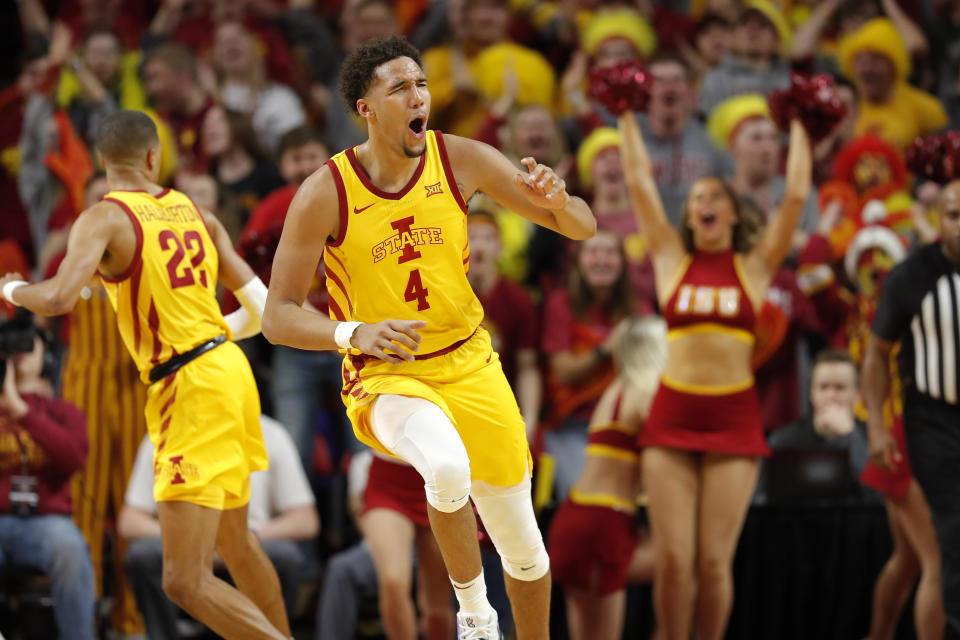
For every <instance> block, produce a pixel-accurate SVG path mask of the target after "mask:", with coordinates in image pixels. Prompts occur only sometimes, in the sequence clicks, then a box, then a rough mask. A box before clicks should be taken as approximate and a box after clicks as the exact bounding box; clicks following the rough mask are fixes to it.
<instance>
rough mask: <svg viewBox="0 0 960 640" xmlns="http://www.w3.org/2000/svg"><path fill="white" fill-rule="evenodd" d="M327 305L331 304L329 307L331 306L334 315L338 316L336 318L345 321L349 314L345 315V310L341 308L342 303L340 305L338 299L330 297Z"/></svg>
mask: <svg viewBox="0 0 960 640" xmlns="http://www.w3.org/2000/svg"><path fill="white" fill-rule="evenodd" d="M327 306H329V307H330V311H332V312H333V317H334V318H336V319H337V320H339V321H340V322H345V321H346V319H347V316H345V315H343V311H342V310H341V309H340V305H338V304H337V301H336V300H334V299H333V298H332V297H331V298H330V301H329V302H328V303H327Z"/></svg>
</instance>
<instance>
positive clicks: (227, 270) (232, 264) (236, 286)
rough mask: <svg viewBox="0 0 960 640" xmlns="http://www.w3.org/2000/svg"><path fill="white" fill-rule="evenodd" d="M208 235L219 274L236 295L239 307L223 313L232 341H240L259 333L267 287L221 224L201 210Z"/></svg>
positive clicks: (208, 213) (221, 279) (213, 216)
mask: <svg viewBox="0 0 960 640" xmlns="http://www.w3.org/2000/svg"><path fill="white" fill-rule="evenodd" d="M201 214H202V215H203V219H204V222H206V223H207V230H208V231H209V232H210V238H211V240H213V245H214V247H216V249H217V255H218V256H219V259H220V273H219V274H218V277H219V279H220V281H221V282H223V284H224V286H226V287H227V288H228V289H230V291H232V292H233V294H234V295H235V296H236V298H237V300H238V301H239V302H240V305H241V306H240V308H239V309H237V310H236V311H234V312H233V313H230V314H227V315H226V316H224V320H226V321H227V326H229V327H230V333H231V335H232V336H233V339H234V340H243V339H244V338H250V337H252V336H255V335H257V334H258V333H260V319H261V318H262V317H263V308H264V305H265V304H266V303H267V286H266V285H265V284H263V281H262V280H260V278H258V277H257V274H255V273H254V272H253V269H251V268H250V265H248V264H247V263H246V261H244V259H243V258H241V257H240V254H238V253H237V252H236V250H235V249H234V248H233V244H232V243H231V242H230V236H229V235H228V234H227V230H226V229H224V228H223V224H221V222H220V221H219V220H218V219H217V217H216V216H215V215H213V214H212V213H210V212H209V211H201Z"/></svg>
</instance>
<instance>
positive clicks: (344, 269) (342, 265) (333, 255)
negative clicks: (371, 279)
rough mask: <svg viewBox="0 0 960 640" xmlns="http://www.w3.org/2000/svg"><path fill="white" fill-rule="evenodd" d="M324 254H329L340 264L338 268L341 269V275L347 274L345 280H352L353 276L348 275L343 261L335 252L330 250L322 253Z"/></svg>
mask: <svg viewBox="0 0 960 640" xmlns="http://www.w3.org/2000/svg"><path fill="white" fill-rule="evenodd" d="M324 255H325V256H330V257H331V258H333V259H334V260H336V262H337V264H338V265H340V268H341V269H343V275H345V276H347V282H353V278H351V277H350V272H349V271H347V267H346V265H344V264H343V262H341V261H340V258H338V257H337V254H335V253H334V252H332V251H327V252H326V253H324Z"/></svg>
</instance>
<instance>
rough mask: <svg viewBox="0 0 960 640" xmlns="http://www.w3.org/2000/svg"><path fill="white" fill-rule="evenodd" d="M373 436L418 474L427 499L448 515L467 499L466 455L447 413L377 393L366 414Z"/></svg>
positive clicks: (423, 402) (417, 401)
mask: <svg viewBox="0 0 960 640" xmlns="http://www.w3.org/2000/svg"><path fill="white" fill-rule="evenodd" d="M371 423H372V426H373V431H374V434H375V435H376V436H377V439H379V440H380V442H381V443H382V444H383V445H384V446H386V447H387V448H388V449H389V450H390V451H391V452H393V453H394V454H396V455H397V456H399V457H400V458H402V459H403V460H406V461H407V462H409V463H410V464H412V465H413V466H414V467H415V468H416V469H417V471H418V472H419V473H420V475H421V476H422V477H423V481H424V489H425V491H426V494H427V502H428V503H429V504H430V506H432V507H433V508H434V509H436V510H437V511H442V512H443V513H453V512H454V511H458V510H459V509H460V508H462V507H463V506H464V505H465V504H467V501H468V500H469V499H470V458H469V457H467V450H466V448H465V447H464V446H463V441H462V440H461V439H460V434H459V433H458V432H457V429H456V427H454V426H453V423H451V422H450V419H449V418H448V417H447V414H445V413H444V412H443V410H442V409H441V408H440V407H438V406H437V405H435V404H433V403H432V402H428V401H427V400H423V399H421V398H407V397H402V396H394V395H383V396H381V397H380V398H378V399H377V401H376V404H375V405H374V408H373V412H372V415H371Z"/></svg>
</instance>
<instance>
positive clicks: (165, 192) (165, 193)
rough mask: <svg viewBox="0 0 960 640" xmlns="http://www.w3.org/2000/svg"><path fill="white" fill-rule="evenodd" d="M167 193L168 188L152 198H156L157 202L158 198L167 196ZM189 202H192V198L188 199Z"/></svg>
mask: <svg viewBox="0 0 960 640" xmlns="http://www.w3.org/2000/svg"><path fill="white" fill-rule="evenodd" d="M168 193H170V189H169V188H165V189H164V190H163V191H161V192H160V193H158V194H157V195H155V196H153V197H154V198H156V199H157V200H159V199H160V198H162V197H163V196H165V195H167V194H168ZM184 195H186V194H184ZM187 197H188V198H190V196H187ZM190 201H191V202H193V198H190ZM193 206H197V205H193Z"/></svg>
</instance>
